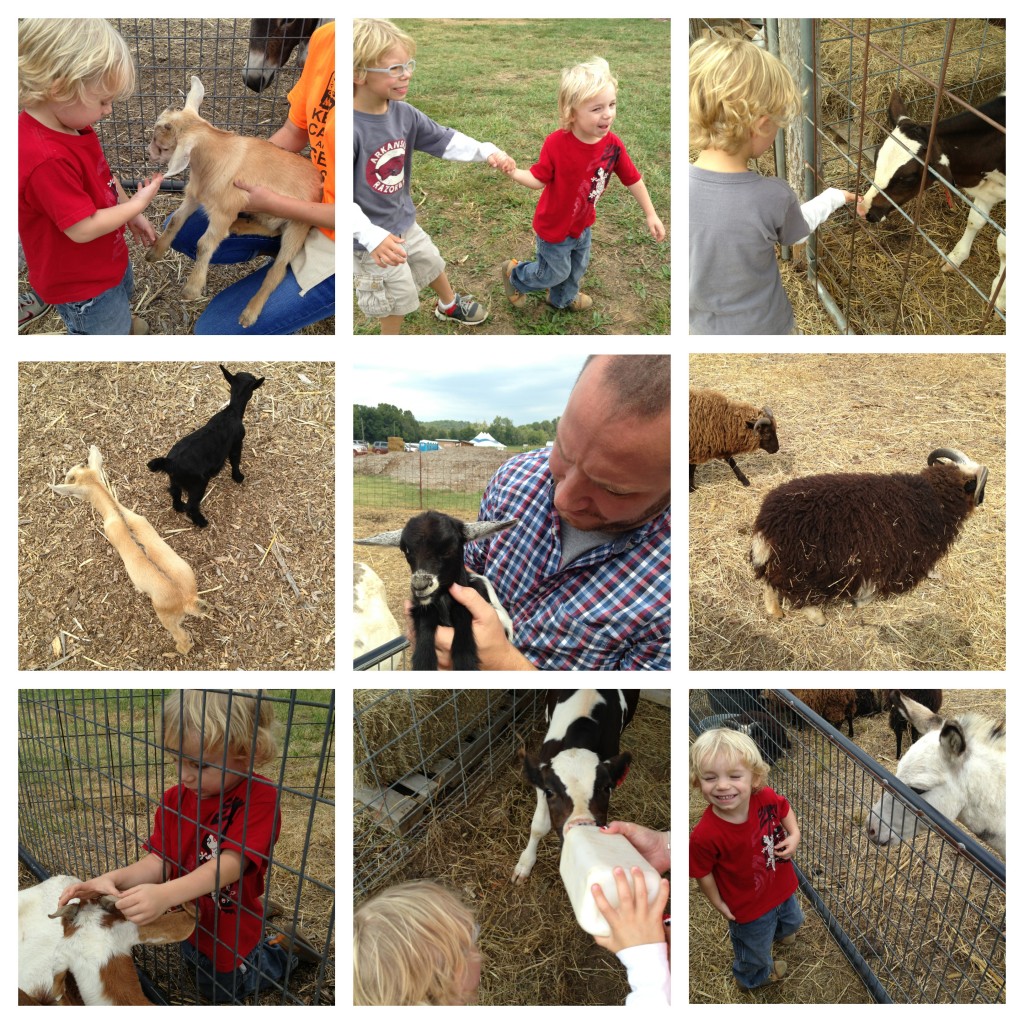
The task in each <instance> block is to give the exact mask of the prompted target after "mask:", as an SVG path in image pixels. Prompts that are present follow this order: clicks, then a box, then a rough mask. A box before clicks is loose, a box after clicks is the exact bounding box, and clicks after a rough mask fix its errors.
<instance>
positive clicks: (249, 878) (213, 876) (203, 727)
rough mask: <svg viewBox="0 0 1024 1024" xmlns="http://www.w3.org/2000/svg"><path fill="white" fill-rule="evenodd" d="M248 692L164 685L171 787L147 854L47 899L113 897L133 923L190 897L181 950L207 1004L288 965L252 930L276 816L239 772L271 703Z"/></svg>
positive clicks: (260, 780) (273, 805)
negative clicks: (191, 912) (191, 924)
mask: <svg viewBox="0 0 1024 1024" xmlns="http://www.w3.org/2000/svg"><path fill="white" fill-rule="evenodd" d="M257 693H258V691H256V690H248V691H241V692H239V691H237V690H233V691H230V692H215V691H209V690H182V691H175V692H172V694H171V695H170V696H169V697H168V698H167V699H166V701H165V702H164V707H163V716H162V727H163V741H164V747H165V748H166V750H167V752H168V753H169V754H170V755H171V756H172V757H173V758H174V759H175V760H176V761H177V764H178V773H179V775H180V778H181V782H180V784H179V785H177V786H173V787H172V788H171V789H169V790H167V792H166V793H164V795H163V798H162V799H161V801H160V807H159V809H158V810H157V812H156V816H155V820H154V823H153V834H152V835H151V836H150V838H149V841H148V842H147V843H146V848H147V849H148V850H149V853H148V854H147V855H146V856H145V857H143V858H142V860H140V861H138V862H137V863H135V864H130V865H129V866H127V867H124V868H117V869H115V870H114V871H108V872H107V873H106V874H103V875H100V876H98V877H97V878H91V879H89V880H88V881H85V882H80V883H77V884H75V885H71V886H69V887H68V888H67V889H65V890H64V892H63V893H61V896H60V899H59V901H58V906H63V905H64V904H65V903H67V902H68V900H71V899H74V898H75V897H83V898H95V897H96V896H98V895H104V894H106V895H110V896H115V897H117V904H116V906H117V909H118V910H120V911H121V913H123V914H124V916H125V917H126V918H127V919H128V920H129V921H134V922H135V923H136V924H140V925H141V924H147V923H148V922H150V921H154V920H156V919H157V918H158V917H159V916H160V915H161V914H163V913H164V912H165V911H166V910H167V909H168V908H169V907H173V906H176V905H178V904H179V903H186V902H188V901H190V900H191V901H195V903H196V906H197V908H198V911H199V923H198V926H197V928H196V930H195V931H194V932H193V934H192V935H191V936H190V937H189V938H188V939H186V940H185V941H184V942H182V943H181V954H182V957H183V959H184V960H185V961H186V962H188V963H190V964H192V965H194V967H195V978H196V983H197V986H198V988H199V992H200V994H201V995H202V996H203V997H205V998H206V999H208V1000H209V1001H210V1002H212V1003H231V1002H238V1001H239V1000H240V999H241V998H242V997H244V996H247V995H250V994H252V993H256V994H257V995H258V994H259V993H258V989H259V988H260V987H263V988H264V989H266V988H268V987H269V988H273V987H274V983H275V982H277V983H278V984H279V983H280V980H281V979H283V978H284V977H285V975H286V974H287V972H288V970H289V969H290V968H292V967H294V966H296V964H297V963H298V959H297V958H296V957H294V956H291V955H290V954H289V953H288V952H286V951H285V950H284V949H283V948H281V947H280V946H279V945H276V944H271V943H269V942H268V941H267V940H266V939H264V937H263V920H264V916H263V901H262V897H263V892H264V888H265V880H266V872H267V864H268V862H269V859H270V853H271V850H272V848H273V845H274V843H275V842H276V840H277V837H278V835H279V834H280V831H281V813H280V811H279V809H278V804H277V792H278V791H277V787H276V786H275V785H274V784H273V783H272V782H271V781H270V780H269V779H267V778H264V776H262V775H257V774H256V773H255V772H252V771H251V766H252V765H255V764H260V763H262V762H264V761H268V760H270V759H271V758H273V757H275V756H276V753H277V744H276V741H275V739H274V737H273V735H272V727H273V710H272V704H271V703H270V702H269V701H267V700H258V699H257Z"/></svg>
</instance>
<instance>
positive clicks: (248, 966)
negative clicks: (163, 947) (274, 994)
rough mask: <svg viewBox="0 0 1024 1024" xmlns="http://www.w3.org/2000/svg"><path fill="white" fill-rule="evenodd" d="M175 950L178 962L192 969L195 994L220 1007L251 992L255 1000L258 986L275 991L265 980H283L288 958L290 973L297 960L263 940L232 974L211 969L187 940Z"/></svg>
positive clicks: (203, 955) (206, 958)
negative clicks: (182, 962)
mask: <svg viewBox="0 0 1024 1024" xmlns="http://www.w3.org/2000/svg"><path fill="white" fill-rule="evenodd" d="M179 948H180V949H181V958H182V960H184V961H185V962H186V963H187V964H192V965H193V966H194V967H195V968H196V970H195V973H194V974H193V978H194V980H195V982H196V988H197V989H198V990H199V994H200V995H201V996H202V997H203V998H204V999H206V1000H207V1002H210V1003H220V1004H221V1005H223V1004H225V1003H233V1002H238V1000H240V999H243V998H244V997H245V996H249V995H252V994H253V993H254V992H255V993H256V995H257V997H258V996H259V991H258V990H259V988H260V987H262V988H264V989H269V990H275V989H276V987H275V986H274V985H272V984H268V980H269V981H277V982H281V981H283V980H284V976H285V973H286V971H287V970H288V966H289V965H288V961H289V959H290V960H291V967H292V969H293V970H294V968H295V967H296V966H297V965H298V962H299V959H298V957H295V956H289V954H288V953H287V952H286V951H285V950H283V949H281V947H280V946H271V945H269V944H268V943H267V940H266V939H263V941H262V942H260V944H259V945H258V946H256V948H255V949H254V950H253V951H252V952H251V953H250V954H249V955H248V956H247V957H245V960H244V962H243V963H240V964H239V965H238V966H237V967H236V968H235V969H234V970H233V971H216V970H214V967H213V962H212V961H211V960H210V958H209V957H208V956H206V954H205V953H200V952H199V950H198V949H196V947H195V946H193V945H192V943H191V942H189V941H188V940H187V939H186V940H184V941H183V942H181V943H180V947H179ZM189 973H192V972H189Z"/></svg>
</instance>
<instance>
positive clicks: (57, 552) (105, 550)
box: [18, 360, 335, 670]
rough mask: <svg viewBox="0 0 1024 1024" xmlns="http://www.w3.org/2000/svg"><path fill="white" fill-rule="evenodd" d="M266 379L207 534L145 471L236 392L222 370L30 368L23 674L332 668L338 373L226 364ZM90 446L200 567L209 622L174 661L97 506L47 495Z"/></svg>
mask: <svg viewBox="0 0 1024 1024" xmlns="http://www.w3.org/2000/svg"><path fill="white" fill-rule="evenodd" d="M225 365H226V366H227V367H228V369H229V370H231V371H232V372H235V371H237V370H239V369H245V370H248V371H250V372H253V373H255V374H257V375H258V376H263V377H265V378H266V383H265V384H264V385H263V387H261V388H260V389H259V390H258V391H256V392H255V393H254V395H253V398H252V401H250V403H249V406H248V408H247V410H246V414H245V428H246V435H245V443H244V445H243V449H242V472H243V473H244V474H245V477H246V479H245V482H244V483H243V484H236V483H235V482H234V481H233V480H232V479H231V473H230V468H226V469H224V470H222V471H221V473H220V474H219V475H218V476H216V477H215V478H214V479H213V480H212V481H211V484H210V486H209V488H208V489H207V492H206V496H205V498H204V499H203V505H202V508H203V512H204V514H205V515H206V517H207V519H208V520H209V522H210V525H209V526H207V527H206V528H204V529H198V528H196V527H195V526H193V525H192V523H191V521H190V520H188V519H187V518H186V517H185V516H184V515H183V514H181V513H177V512H175V511H173V509H172V508H171V499H170V496H169V495H168V493H167V477H166V475H164V474H161V475H159V476H158V475H157V474H155V473H151V472H150V471H149V470H148V469H147V468H146V463H147V462H148V461H149V460H150V459H152V458H154V457H155V456H157V455H165V454H166V453H167V451H168V449H169V448H170V447H171V445H173V444H174V443H175V442H176V441H177V440H179V439H180V438H182V437H184V436H185V435H186V434H187V433H189V432H190V431H192V430H194V429H196V428H197V427H199V426H201V425H202V424H204V423H205V422H206V421H207V420H208V419H209V418H210V417H211V416H212V415H213V414H214V413H215V412H216V411H217V410H218V409H219V408H220V407H221V405H223V404H224V403H225V402H226V401H227V399H228V387H227V384H226V382H225V380H224V378H223V376H222V375H221V372H220V370H219V369H218V366H217V364H216V363H182V362H173V363H172V362H165V363H60V362H48V363H21V364H20V365H19V368H18V426H19V435H18V446H19V448H18V484H19V507H18V515H19V522H18V583H19V586H18V606H19V614H18V665H19V667H20V668H23V669H36V668H49V667H53V668H62V669H88V668H110V669H164V668H169V669H177V668H188V669H246V668H251V669H320V670H324V669H331V668H333V667H334V631H335V625H334V587H335V583H334V366H333V364H332V363H295V362H277V363H260V362H247V361H244V360H243V361H242V362H241V363H239V362H234V361H229V362H227V363H226V364H225ZM90 444H95V445H96V446H97V447H98V448H99V449H100V452H101V453H102V454H103V458H104V464H105V469H106V472H107V475H108V477H109V478H110V481H111V484H112V486H113V488H114V490H115V491H116V493H117V498H118V500H119V501H120V502H121V504H122V505H124V506H125V507H126V508H128V509H131V510H133V511H135V512H138V513H139V514H141V515H144V516H145V517H146V518H147V519H148V520H149V521H150V523H151V524H152V526H153V528H154V529H156V530H157V531H158V532H159V533H160V535H161V536H162V537H164V539H165V540H167V542H168V543H169V544H170V545H171V547H172V548H174V550H175V551H176V552H177V553H178V554H179V555H180V556H181V557H182V558H184V560H185V561H186V562H188V563H189V565H191V567H192V569H193V571H194V572H195V574H196V580H197V582H198V585H199V591H200V596H202V597H203V599H204V600H206V601H207V602H209V603H211V604H212V605H213V606H214V611H213V616H212V618H211V619H193V618H189V619H186V620H185V628H186V629H187V630H188V631H189V633H191V634H192V639H193V641H194V643H195V646H194V647H193V649H192V650H191V651H190V652H189V654H187V655H178V654H177V653H175V650H174V643H173V641H172V640H171V638H170V635H169V634H168V633H167V632H166V630H164V628H163V627H162V626H161V625H160V623H159V621H158V620H157V618H156V615H155V613H154V611H153V607H152V604H151V602H150V600H149V599H148V598H147V597H145V596H144V595H142V594H139V593H137V592H136V591H135V589H134V587H133V586H132V584H131V581H130V580H129V579H128V576H127V574H126V572H125V569H124V564H123V563H122V561H121V558H120V557H119V555H118V554H117V552H116V551H115V550H114V548H113V547H112V546H111V545H110V544H109V543H108V542H107V540H106V539H105V537H104V536H103V534H102V532H101V529H100V523H99V520H98V517H97V516H96V515H95V513H94V512H93V510H92V508H91V506H90V505H88V504H87V503H86V504H83V503H82V502H80V501H77V500H74V499H68V498H59V497H58V496H57V495H55V494H54V493H53V492H52V491H51V490H50V489H49V487H48V486H47V484H48V483H56V482H59V481H61V480H63V479H64V474H65V473H66V471H67V470H68V469H69V468H70V467H71V466H74V465H77V464H79V463H81V462H82V461H83V460H84V459H85V458H86V456H87V455H88V452H89V445H90Z"/></svg>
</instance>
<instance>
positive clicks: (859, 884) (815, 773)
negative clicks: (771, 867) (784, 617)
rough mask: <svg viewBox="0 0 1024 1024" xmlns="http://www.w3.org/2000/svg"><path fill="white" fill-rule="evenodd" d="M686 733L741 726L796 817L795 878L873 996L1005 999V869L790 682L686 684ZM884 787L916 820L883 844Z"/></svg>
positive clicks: (888, 999)
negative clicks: (913, 832) (876, 830)
mask: <svg viewBox="0 0 1024 1024" xmlns="http://www.w3.org/2000/svg"><path fill="white" fill-rule="evenodd" d="M689 715H690V735H691V738H693V737H696V736H697V735H699V734H700V733H701V732H704V731H706V730H707V729H710V728H720V727H728V728H740V729H742V730H743V731H746V732H748V733H749V734H751V735H752V738H754V740H755V742H757V743H758V746H759V748H760V749H761V750H762V753H763V754H765V755H766V756H767V758H768V759H769V760H770V761H773V762H774V764H773V765H772V773H771V781H770V785H771V786H772V788H774V789H776V790H777V791H778V792H779V793H781V794H783V795H784V796H785V797H786V798H787V799H788V800H789V802H790V805H791V806H792V808H793V810H794V812H795V814H796V817H797V821H798V822H799V823H800V830H801V842H800V848H799V850H798V854H797V857H796V859H795V862H794V866H795V867H796V871H797V877H798V878H799V880H800V888H801V891H802V893H803V894H804V896H805V897H806V898H807V899H808V901H809V902H810V904H811V906H812V907H813V909H814V910H815V911H816V912H817V913H818V915H819V916H820V917H821V918H822V920H823V922H824V923H825V925H826V927H827V928H828V930H829V931H830V933H831V934H832V936H833V938H835V940H836V942H837V943H838V945H839V948H840V949H841V951H842V953H843V954H844V956H846V958H847V959H848V960H849V962H850V964H851V965H852V966H853V968H854V969H855V970H856V971H857V973H858V974H859V975H860V977H861V979H862V981H863V982H864V985H865V986H866V988H867V989H868V991H869V992H870V994H871V996H872V997H873V998H874V999H875V1000H876V1001H877V1002H901V1003H1002V1002H1005V1000H1006V867H1005V865H1004V864H1003V863H1002V862H1001V861H1000V860H998V859H997V858H996V857H994V856H993V855H992V854H991V853H990V852H989V851H987V850H986V849H984V848H983V847H982V846H981V845H980V844H979V843H978V842H976V841H975V839H974V838H973V837H972V836H970V835H969V834H967V833H966V832H964V831H962V830H961V829H960V828H959V827H958V826H957V825H956V824H954V823H953V822H951V821H949V820H948V819H947V818H945V817H944V816H943V815H941V814H940V813H939V812H937V811H936V810H935V809H934V808H932V807H931V806H930V805H929V804H927V803H925V802H924V801H923V800H922V799H921V798H920V797H918V796H917V794H916V793H914V792H912V791H911V790H909V789H908V788H907V787H906V786H904V785H903V784H902V783H901V782H899V781H898V780H897V779H896V778H895V776H894V775H892V774H891V773H890V772H889V771H887V770H886V769H885V768H884V767H882V765H880V764H879V763H878V762H877V761H875V760H874V759H873V758H872V757H870V756H869V755H868V754H866V753H865V752H864V751H863V750H861V748H860V747H859V746H857V745H856V743H854V742H852V741H851V740H849V739H848V738H847V737H846V736H844V735H843V734H842V733H840V732H838V731H837V730H836V729H835V728H833V727H832V726H831V725H829V723H828V722H826V721H824V720H823V719H822V718H820V717H819V716H818V715H817V714H815V713H814V712H813V711H812V710H811V709H810V708H808V707H807V706H806V705H805V704H803V703H802V702H800V701H799V700H797V699H796V698H795V697H793V696H792V694H791V693H790V692H789V691H788V690H764V691H760V690H691V692H690V706H689ZM883 792H887V793H891V794H892V795H893V797H894V806H900V807H905V808H906V810H907V813H909V814H911V815H914V816H915V817H916V818H917V819H918V822H919V827H918V834H917V836H916V837H915V838H914V840H913V841H912V842H904V843H890V844H889V845H886V846H876V845H875V844H873V843H871V842H869V841H868V837H867V828H866V825H867V821H868V815H869V813H870V811H871V808H872V807H873V806H874V805H875V804H876V803H877V802H878V801H880V799H881V797H882V794H883Z"/></svg>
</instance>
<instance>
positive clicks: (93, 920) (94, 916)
mask: <svg viewBox="0 0 1024 1024" xmlns="http://www.w3.org/2000/svg"><path fill="white" fill-rule="evenodd" d="M77 881H78V879H77V878H72V877H71V876H70V875H51V876H50V877H49V878H48V879H46V881H45V882H40V883H39V885H34V886H32V887H31V888H29V889H22V890H21V891H20V892H19V893H18V990H19V996H21V995H22V994H24V995H25V997H26V1001H27V1002H29V1003H30V1004H31V1003H41V1004H54V1003H57V1004H64V1005H75V1004H76V1003H77V1000H75V999H73V998H70V996H71V993H72V992H73V991H74V986H71V987H70V988H68V987H66V982H67V974H68V972H69V971H70V972H71V974H72V975H73V976H74V980H75V985H76V986H77V994H78V995H79V996H80V997H81V1002H82V1003H83V1004H84V1005H85V1006H152V1005H153V1004H152V1003H151V1002H150V1001H149V1000H148V999H147V998H146V997H145V996H144V995H143V993H142V986H141V985H140V984H139V976H138V974H137V973H136V971H135V964H134V963H133V962H132V947H133V946H136V945H139V944H142V945H146V946H166V945H170V944H171V943H177V942H181V941H182V940H183V939H187V938H188V937H189V935H191V934H192V932H193V931H194V930H195V922H196V911H195V905H194V904H191V903H187V904H185V905H184V906H183V907H182V908H181V909H180V910H174V911H171V912H170V913H167V914H164V915H162V916H161V917H158V918H157V919H156V920H155V921H152V922H151V923H150V924H144V925H135V924H132V923H131V922H130V921H128V920H126V919H125V917H124V915H123V914H122V913H121V912H120V911H119V910H117V909H116V907H115V906H114V903H115V902H116V901H115V900H114V898H113V897H111V896H101V897H100V898H99V900H98V901H92V900H80V901H79V902H78V903H66V904H65V905H64V906H63V907H61V908H60V909H59V910H58V909H57V900H58V898H59V897H60V894H61V893H62V892H63V891H64V889H66V888H67V887H68V886H69V885H73V884H74V883H75V882H77Z"/></svg>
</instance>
